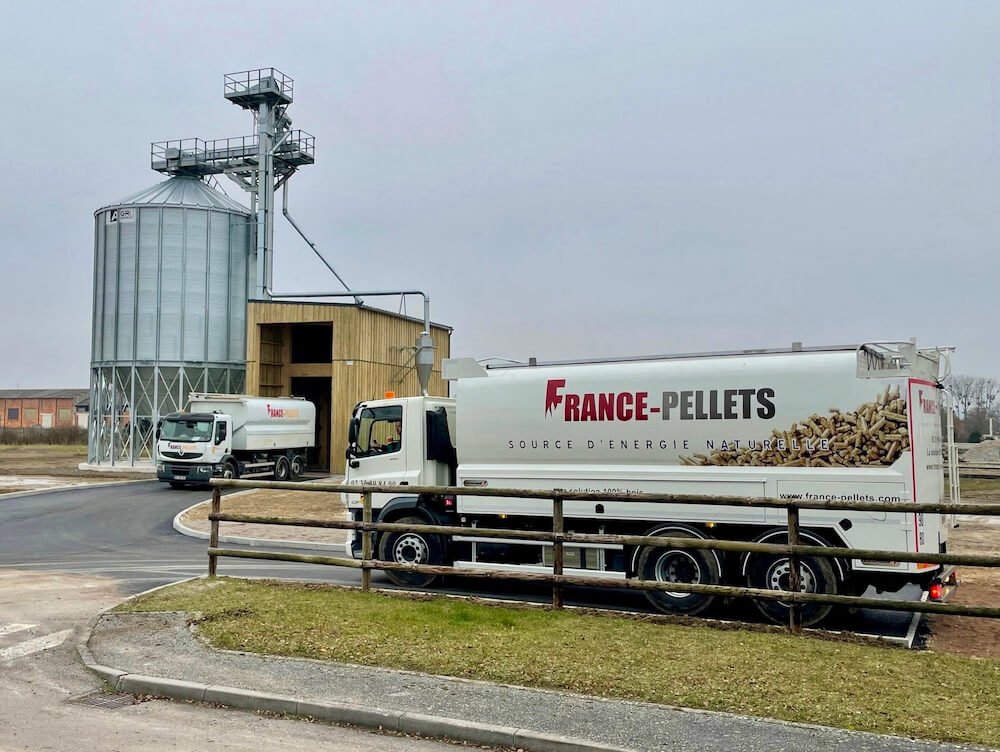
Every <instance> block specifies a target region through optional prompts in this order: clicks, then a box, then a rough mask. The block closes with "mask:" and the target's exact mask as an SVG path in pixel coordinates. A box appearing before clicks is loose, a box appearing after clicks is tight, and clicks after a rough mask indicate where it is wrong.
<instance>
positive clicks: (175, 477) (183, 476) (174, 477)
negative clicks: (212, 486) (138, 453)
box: [156, 462, 215, 483]
mask: <svg viewBox="0 0 1000 752" xmlns="http://www.w3.org/2000/svg"><path fill="white" fill-rule="evenodd" d="M214 475H215V468H214V466H212V465H204V464H201V465H198V464H190V465H189V464H186V463H181V462H157V463H156V478H157V480H162V481H170V482H172V483H208V481H210V480H211V479H212V477H213V476H214Z"/></svg>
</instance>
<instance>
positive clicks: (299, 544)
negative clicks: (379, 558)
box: [172, 491, 351, 556]
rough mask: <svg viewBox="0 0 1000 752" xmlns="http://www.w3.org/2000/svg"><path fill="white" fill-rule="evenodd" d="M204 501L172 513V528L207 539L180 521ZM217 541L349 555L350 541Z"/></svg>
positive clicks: (239, 537) (230, 538) (229, 538)
mask: <svg viewBox="0 0 1000 752" xmlns="http://www.w3.org/2000/svg"><path fill="white" fill-rule="evenodd" d="M245 493H249V492H248V491H239V492H238V493H234V494H231V495H229V496H228V497H226V498H230V499H231V498H234V497H236V496H240V495H241V494H245ZM205 503H206V502H204V501H199V502H198V503H197V504H192V505H191V506H189V507H188V508H187V509H182V510H181V511H180V512H178V513H177V514H176V515H174V520H173V523H172V524H173V528H174V530H176V531H177V532H178V533H180V534H181V535H186V536H188V537H189V538H198V539H200V540H208V533H205V532H202V531H201V530H195V529H194V528H192V527H188V526H187V525H185V524H184V523H183V522H181V517H183V516H184V515H185V514H187V513H188V512H190V511H191V510H192V509H194V508H195V507H197V506H200V505H202V504H205ZM219 543H231V544H233V545H236V546H267V547H268V548H297V549H300V550H305V551H331V552H333V553H339V554H345V555H347V556H350V554H351V550H350V545H351V544H350V543H349V542H345V543H316V542H314V541H296V540H289V539H287V538H250V537H248V536H245V535H220V536H219Z"/></svg>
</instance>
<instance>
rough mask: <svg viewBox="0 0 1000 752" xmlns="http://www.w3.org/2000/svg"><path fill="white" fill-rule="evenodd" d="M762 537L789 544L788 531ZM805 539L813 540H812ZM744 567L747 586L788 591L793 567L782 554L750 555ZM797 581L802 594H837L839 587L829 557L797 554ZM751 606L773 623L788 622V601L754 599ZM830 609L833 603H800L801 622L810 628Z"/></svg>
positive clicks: (823, 617)
mask: <svg viewBox="0 0 1000 752" xmlns="http://www.w3.org/2000/svg"><path fill="white" fill-rule="evenodd" d="M765 537H766V538H767V540H766V542H767V543H779V544H781V543H788V534H787V533H782V534H780V535H777V536H769V537H768V536H765ZM805 542H806V543H810V544H812V543H813V541H805ZM745 569H746V585H747V587H751V588H760V589H762V590H779V591H780V590H784V591H786V592H790V591H791V585H790V582H789V581H790V575H791V571H792V568H791V566H790V561H789V558H788V557H787V556H783V555H781V554H771V555H768V554H750V557H749V559H748V560H747V562H746V567H745ZM799 582H800V588H799V590H800V592H803V593H826V594H830V595H836V594H837V592H838V590H839V587H838V581H837V575H836V572H835V571H834V568H833V562H832V561H831V560H830V559H824V558H822V557H819V556H801V557H799ZM754 605H755V606H757V610H758V611H760V612H761V614H763V615H764V618H766V619H767V620H768V621H772V622H774V623H775V624H787V623H788V611H789V608H790V605H791V604H790V603H788V602H786V601H772V600H755V601H754ZM832 610H833V606H832V605H831V604H826V603H803V604H802V625H803V626H806V627H809V626H812V625H813V624H818V623H819V622H821V621H822V620H823V619H825V618H826V617H827V616H828V615H829V614H830V612H831V611H832Z"/></svg>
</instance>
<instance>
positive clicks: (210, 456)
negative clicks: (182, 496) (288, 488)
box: [156, 393, 316, 488]
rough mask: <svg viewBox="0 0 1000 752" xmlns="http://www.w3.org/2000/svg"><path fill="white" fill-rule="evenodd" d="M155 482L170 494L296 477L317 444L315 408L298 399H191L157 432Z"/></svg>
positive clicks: (195, 395) (204, 396)
mask: <svg viewBox="0 0 1000 752" xmlns="http://www.w3.org/2000/svg"><path fill="white" fill-rule="evenodd" d="M156 439H157V440H156V477H157V478H158V479H159V480H161V481H164V482H166V483H169V484H170V485H171V486H173V487H174V488H179V487H181V486H186V485H191V484H204V483H207V482H208V481H209V480H211V479H212V478H265V477H266V478H273V479H274V480H289V479H290V478H292V479H294V478H297V477H299V476H300V475H301V474H302V472H303V470H305V466H306V450H307V449H309V448H310V447H312V446H315V444H316V407H315V406H314V405H313V404H312V403H311V402H307V401H306V400H304V399H300V398H296V397H292V398H289V397H280V398H279V397H249V396H247V395H243V394H199V393H192V394H191V397H190V401H189V402H188V408H187V411H185V412H181V413H171V414H170V415H168V416H166V417H165V418H164V419H163V420H162V421H161V422H160V424H159V426H158V427H157V435H156Z"/></svg>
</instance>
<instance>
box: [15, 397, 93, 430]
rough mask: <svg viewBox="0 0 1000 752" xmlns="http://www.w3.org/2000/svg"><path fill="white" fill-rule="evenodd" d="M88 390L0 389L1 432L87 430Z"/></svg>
mask: <svg viewBox="0 0 1000 752" xmlns="http://www.w3.org/2000/svg"><path fill="white" fill-rule="evenodd" d="M89 394H90V393H89V392H88V391H87V390H86V389H0V428H35V427H39V426H40V427H42V428H72V427H74V426H76V427H79V428H86V427H87V413H88V410H89Z"/></svg>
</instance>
